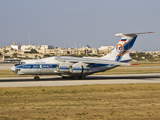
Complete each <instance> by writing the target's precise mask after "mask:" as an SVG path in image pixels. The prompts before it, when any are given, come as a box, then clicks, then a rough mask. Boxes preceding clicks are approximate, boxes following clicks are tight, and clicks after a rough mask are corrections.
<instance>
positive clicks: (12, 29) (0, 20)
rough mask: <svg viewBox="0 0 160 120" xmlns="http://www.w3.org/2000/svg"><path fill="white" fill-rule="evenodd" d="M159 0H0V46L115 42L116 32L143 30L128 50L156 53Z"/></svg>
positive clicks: (112, 44)
mask: <svg viewBox="0 0 160 120" xmlns="http://www.w3.org/2000/svg"><path fill="white" fill-rule="evenodd" d="M159 5H160V0H0V47H3V46H10V45H12V44H13V42H14V41H15V42H16V43H17V44H18V43H20V44H21V45H26V44H33V45H53V46H54V47H63V48H69V47H76V48H80V47H82V46H86V45H89V46H90V47H93V48H99V47H100V46H115V45H116V44H117V43H118V42H119V40H120V38H119V37H115V34H116V33H135V32H136V33H137V32H150V31H154V32H155V33H152V34H142V35H139V36H138V37H137V40H136V42H135V44H134V46H133V48H132V50H136V51H139V52H142V51H160V47H159V45H160V36H159V34H160V7H159Z"/></svg>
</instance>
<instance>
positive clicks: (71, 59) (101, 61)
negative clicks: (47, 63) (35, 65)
mask: <svg viewBox="0 0 160 120" xmlns="http://www.w3.org/2000/svg"><path fill="white" fill-rule="evenodd" d="M56 59H57V60H59V61H69V62H73V63H78V62H83V63H87V64H90V63H94V64H113V65H128V66H129V65H131V64H130V63H124V62H117V61H111V60H104V59H99V58H87V57H85V58H81V57H68V56H59V57H56Z"/></svg>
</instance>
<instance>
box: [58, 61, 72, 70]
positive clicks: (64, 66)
mask: <svg viewBox="0 0 160 120" xmlns="http://www.w3.org/2000/svg"><path fill="white" fill-rule="evenodd" d="M73 64H74V63H71V62H68V61H67V62H62V63H60V64H59V65H57V66H56V71H57V72H69V71H70V70H69V68H70V66H71V65H73Z"/></svg>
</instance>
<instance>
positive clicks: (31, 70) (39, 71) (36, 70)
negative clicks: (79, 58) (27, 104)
mask: <svg viewBox="0 0 160 120" xmlns="http://www.w3.org/2000/svg"><path fill="white" fill-rule="evenodd" d="M90 59H92V58H90ZM93 59H94V58H93ZM117 66H118V65H113V64H93V63H90V64H85V63H83V62H78V63H74V62H64V61H59V60H57V59H56V57H49V58H44V59H39V60H23V61H20V62H19V63H17V64H16V65H15V66H13V67H12V68H11V71H13V72H15V73H16V74H17V75H54V74H58V75H61V76H86V75H89V74H93V73H95V72H102V71H105V70H108V69H111V68H114V67H117Z"/></svg>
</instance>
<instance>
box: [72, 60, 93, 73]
mask: <svg viewBox="0 0 160 120" xmlns="http://www.w3.org/2000/svg"><path fill="white" fill-rule="evenodd" d="M87 66H88V64H85V63H76V64H74V65H72V66H70V68H69V71H70V73H77V74H83V73H87V72H89V71H90V68H88V67H87Z"/></svg>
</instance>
